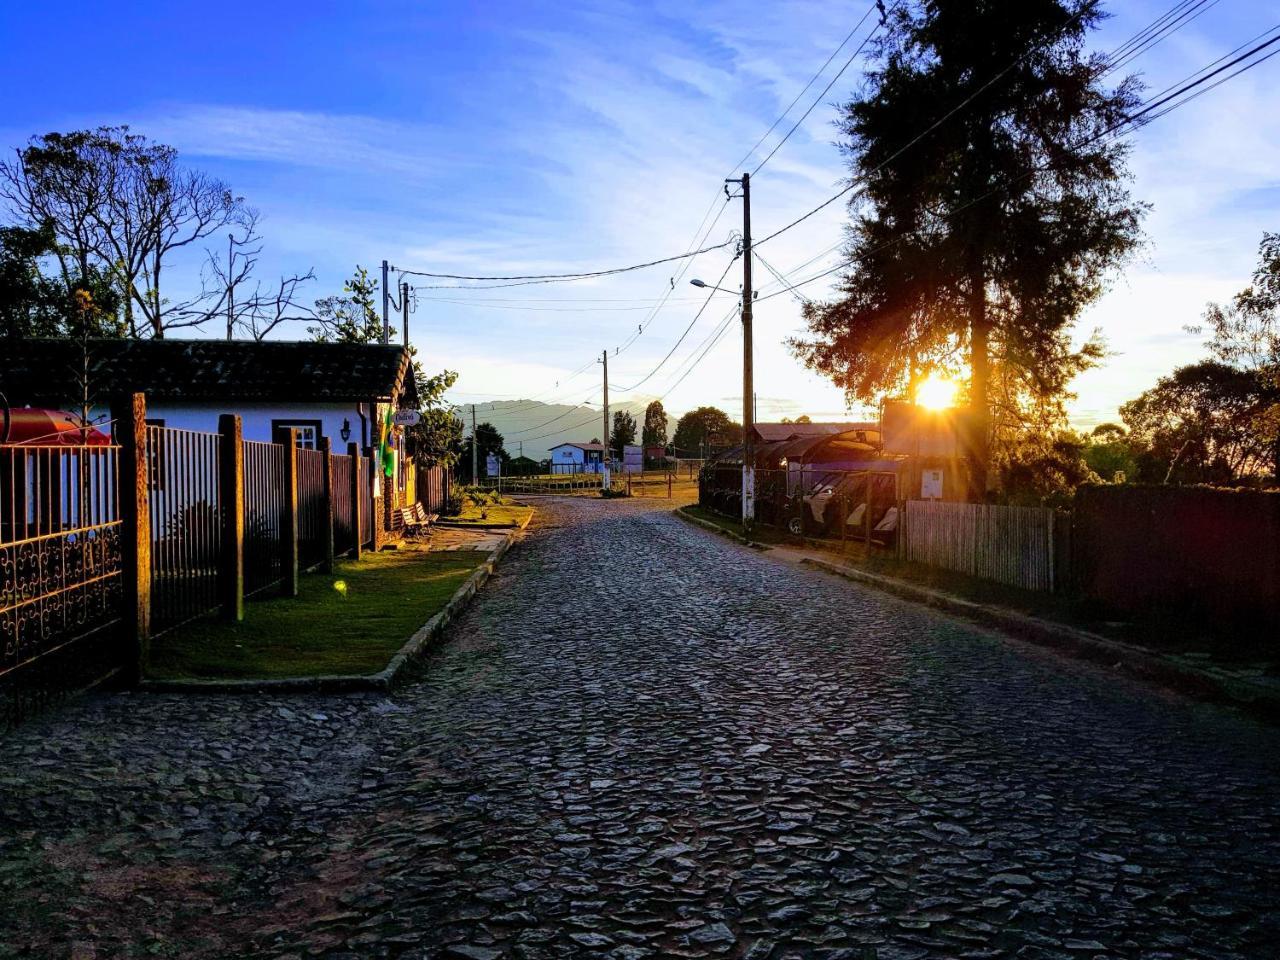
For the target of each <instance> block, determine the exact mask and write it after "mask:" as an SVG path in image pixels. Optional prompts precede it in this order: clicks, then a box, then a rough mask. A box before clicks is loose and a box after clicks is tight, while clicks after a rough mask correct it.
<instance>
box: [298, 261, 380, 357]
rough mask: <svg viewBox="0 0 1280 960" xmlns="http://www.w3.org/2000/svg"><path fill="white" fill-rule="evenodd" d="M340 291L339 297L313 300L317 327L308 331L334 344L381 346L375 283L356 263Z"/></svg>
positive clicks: (317, 337)
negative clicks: (349, 277) (376, 344)
mask: <svg viewBox="0 0 1280 960" xmlns="http://www.w3.org/2000/svg"><path fill="white" fill-rule="evenodd" d="M342 292H343V295H342V296H333V297H324V298H322V299H320V300H317V301H316V310H315V312H316V325H315V326H313V327H308V328H307V332H308V333H310V334H311V335H312V336H313V337H315V338H316V339H317V340H322V341H332V342H335V343H381V342H382V333H383V328H382V316H381V314H379V313H378V307H377V303H376V300H375V295H376V294H377V292H378V281H377V280H375V279H374V278H373V277H371V276H369V271H368V270H366V269H365V268H364V267H362V266H360V265H359V264H356V272H355V273H353V274H352V275H351V279H350V280H348V281H347V282H346V283H345V284H343V287H342Z"/></svg>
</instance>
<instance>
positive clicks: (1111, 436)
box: [1084, 423, 1139, 483]
mask: <svg viewBox="0 0 1280 960" xmlns="http://www.w3.org/2000/svg"><path fill="white" fill-rule="evenodd" d="M1084 462H1085V463H1086V464H1087V465H1088V467H1089V469H1090V470H1092V471H1093V472H1094V473H1096V474H1097V475H1098V476H1099V477H1100V478H1101V479H1102V480H1105V481H1107V482H1108V483H1121V482H1124V481H1125V480H1137V479H1139V476H1138V460H1137V457H1136V456H1135V455H1134V449H1133V443H1132V442H1131V441H1130V439H1129V435H1128V433H1127V432H1126V431H1125V429H1124V427H1122V426H1120V424H1118V423H1100V424H1098V426H1096V427H1094V428H1093V431H1092V432H1091V433H1090V434H1089V437H1088V439H1087V441H1086V443H1085V447H1084Z"/></svg>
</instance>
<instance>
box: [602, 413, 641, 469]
mask: <svg viewBox="0 0 1280 960" xmlns="http://www.w3.org/2000/svg"><path fill="white" fill-rule="evenodd" d="M635 442H636V418H635V417H633V416H632V415H631V411H629V410H615V411H614V414H613V426H612V427H610V428H609V449H610V450H611V451H612V452H613V455H614V457H616V458H617V459H619V460H621V459H622V453H623V448H624V447H629V446H631V445H632V444H633V443H635Z"/></svg>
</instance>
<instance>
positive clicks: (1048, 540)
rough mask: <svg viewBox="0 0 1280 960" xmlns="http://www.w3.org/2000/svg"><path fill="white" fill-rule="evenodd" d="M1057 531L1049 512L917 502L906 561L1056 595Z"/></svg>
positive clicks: (909, 509) (906, 534)
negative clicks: (1055, 558)
mask: <svg viewBox="0 0 1280 960" xmlns="http://www.w3.org/2000/svg"><path fill="white" fill-rule="evenodd" d="M1054 526H1055V514H1054V511H1053V510H1052V509H1050V508H1048V507H1004V506H995V505H990V504H982V503H946V502H942V501H930V500H911V501H909V502H908V503H907V505H906V523H905V528H904V530H903V558H904V559H906V560H911V561H914V562H916V563H925V564H929V565H930V566H934V567H942V568H943V569H946V570H956V571H958V572H960V573H967V574H969V575H970V576H974V577H982V578H983V579H986V580H994V581H996V582H997V583H1004V584H1008V585H1009V586H1013V587H1021V588H1023V589H1024V590H1045V591H1048V590H1053V589H1054V585H1055V584H1054V580H1055V577H1054V573H1055V571H1054Z"/></svg>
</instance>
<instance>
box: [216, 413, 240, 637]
mask: <svg viewBox="0 0 1280 960" xmlns="http://www.w3.org/2000/svg"><path fill="white" fill-rule="evenodd" d="M218 434H219V437H218V503H219V505H220V506H221V508H222V511H221V513H222V517H221V522H222V556H221V558H220V559H219V564H218V597H219V601H220V603H221V605H222V616H223V619H226V620H243V619H244V434H243V428H242V425H241V422H240V415H239V414H235V413H224V414H222V416H220V417H218Z"/></svg>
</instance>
